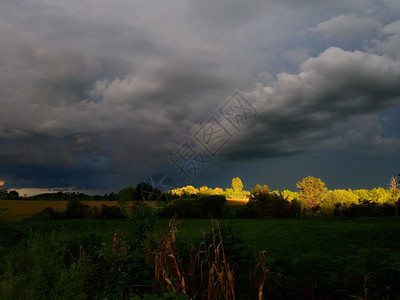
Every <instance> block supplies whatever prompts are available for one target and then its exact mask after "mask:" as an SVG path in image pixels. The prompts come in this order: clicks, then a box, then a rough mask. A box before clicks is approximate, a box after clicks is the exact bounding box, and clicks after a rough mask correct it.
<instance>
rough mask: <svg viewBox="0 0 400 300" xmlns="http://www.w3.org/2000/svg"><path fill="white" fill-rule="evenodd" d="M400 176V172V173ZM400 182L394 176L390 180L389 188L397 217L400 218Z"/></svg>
mask: <svg viewBox="0 0 400 300" xmlns="http://www.w3.org/2000/svg"><path fill="white" fill-rule="evenodd" d="M399 176H400V174H399ZM399 186H400V183H398V182H397V180H396V178H395V177H394V176H392V177H391V178H390V182H389V189H390V200H389V201H390V203H391V204H392V203H393V205H394V209H395V212H396V219H397V220H399V208H398V206H399V202H400V190H399Z"/></svg>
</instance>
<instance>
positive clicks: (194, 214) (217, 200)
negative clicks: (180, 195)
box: [161, 195, 226, 218]
mask: <svg viewBox="0 0 400 300" xmlns="http://www.w3.org/2000/svg"><path fill="white" fill-rule="evenodd" d="M225 203H226V198H225V196H223V195H210V196H202V197H200V198H191V199H190V198H189V199H176V200H174V201H173V202H172V203H171V204H170V205H168V206H166V207H165V208H164V209H163V211H162V213H161V215H162V216H165V217H169V218H171V217H179V218H209V217H218V218H219V217H222V215H223V209H224V207H225Z"/></svg>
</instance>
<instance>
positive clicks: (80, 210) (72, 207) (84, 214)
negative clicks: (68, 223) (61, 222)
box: [65, 199, 92, 219]
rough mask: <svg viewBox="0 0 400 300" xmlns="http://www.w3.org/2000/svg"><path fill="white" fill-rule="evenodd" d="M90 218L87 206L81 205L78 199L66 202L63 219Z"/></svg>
mask: <svg viewBox="0 0 400 300" xmlns="http://www.w3.org/2000/svg"><path fill="white" fill-rule="evenodd" d="M91 216H92V214H91V210H90V207H89V205H85V204H83V203H82V202H81V201H80V200H79V199H70V200H68V204H67V210H66V211H65V217H66V218H67V219H88V218H90V217H91Z"/></svg>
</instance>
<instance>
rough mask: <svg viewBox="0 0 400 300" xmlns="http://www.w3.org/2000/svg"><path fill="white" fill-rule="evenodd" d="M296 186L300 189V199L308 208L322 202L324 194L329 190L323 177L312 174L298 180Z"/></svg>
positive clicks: (312, 207) (313, 207)
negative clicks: (322, 179) (315, 176)
mask: <svg viewBox="0 0 400 300" xmlns="http://www.w3.org/2000/svg"><path fill="white" fill-rule="evenodd" d="M296 186H297V188H298V189H299V191H300V200H301V201H302V202H303V203H304V205H305V207H306V208H307V207H308V208H311V209H312V210H313V209H315V208H316V206H317V205H319V204H320V203H321V201H322V198H323V196H324V195H325V193H326V192H327V191H328V189H327V188H326V187H325V183H324V182H322V181H321V179H319V178H314V177H312V176H307V177H305V178H303V179H302V180H301V181H299V182H297V184H296Z"/></svg>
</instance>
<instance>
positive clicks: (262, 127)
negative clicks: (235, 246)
mask: <svg viewBox="0 0 400 300" xmlns="http://www.w3.org/2000/svg"><path fill="white" fill-rule="evenodd" d="M399 116H400V2H399V1H398V0H380V1H373V0H354V1H347V0H338V1H321V0H318V1H316V0H304V1H294V0H268V1H264V0H263V1H261V0H249V1H237V0H221V1H210V0H204V1H194V0H185V1H183V0H168V1H154V0H147V1H136V0H116V1H109V0H79V1H78V0H71V1H54V0H4V1H1V2H0V183H3V185H2V188H14V189H37V190H38V189H42V190H43V189H44V190H46V189H51V190H52V191H53V190H54V189H60V190H68V191H72V190H76V191H87V192H89V193H90V192H91V193H109V192H116V191H118V190H120V189H121V188H123V187H126V186H130V185H132V186H136V184H137V183H138V182H141V181H148V182H154V183H155V185H157V184H162V185H163V186H184V185H189V184H190V185H193V186H196V187H200V186H203V185H207V186H210V187H217V186H218V187H222V188H227V187H230V184H231V180H232V178H234V177H240V178H241V179H242V181H243V184H244V186H245V188H246V189H252V188H253V187H254V186H255V185H256V184H267V185H268V186H269V187H270V188H271V189H273V190H274V189H283V188H288V189H291V190H296V182H297V181H300V180H301V179H302V178H303V177H306V176H314V177H318V178H321V180H322V181H324V182H325V183H326V186H327V187H328V188H330V189H337V188H344V189H348V188H352V189H358V188H367V189H371V188H374V187H378V186H381V187H385V188H386V187H387V183H388V182H389V179H390V177H391V176H393V175H394V176H396V175H397V174H399V173H400V155H399V153H400V132H399V119H400V118H399Z"/></svg>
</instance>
